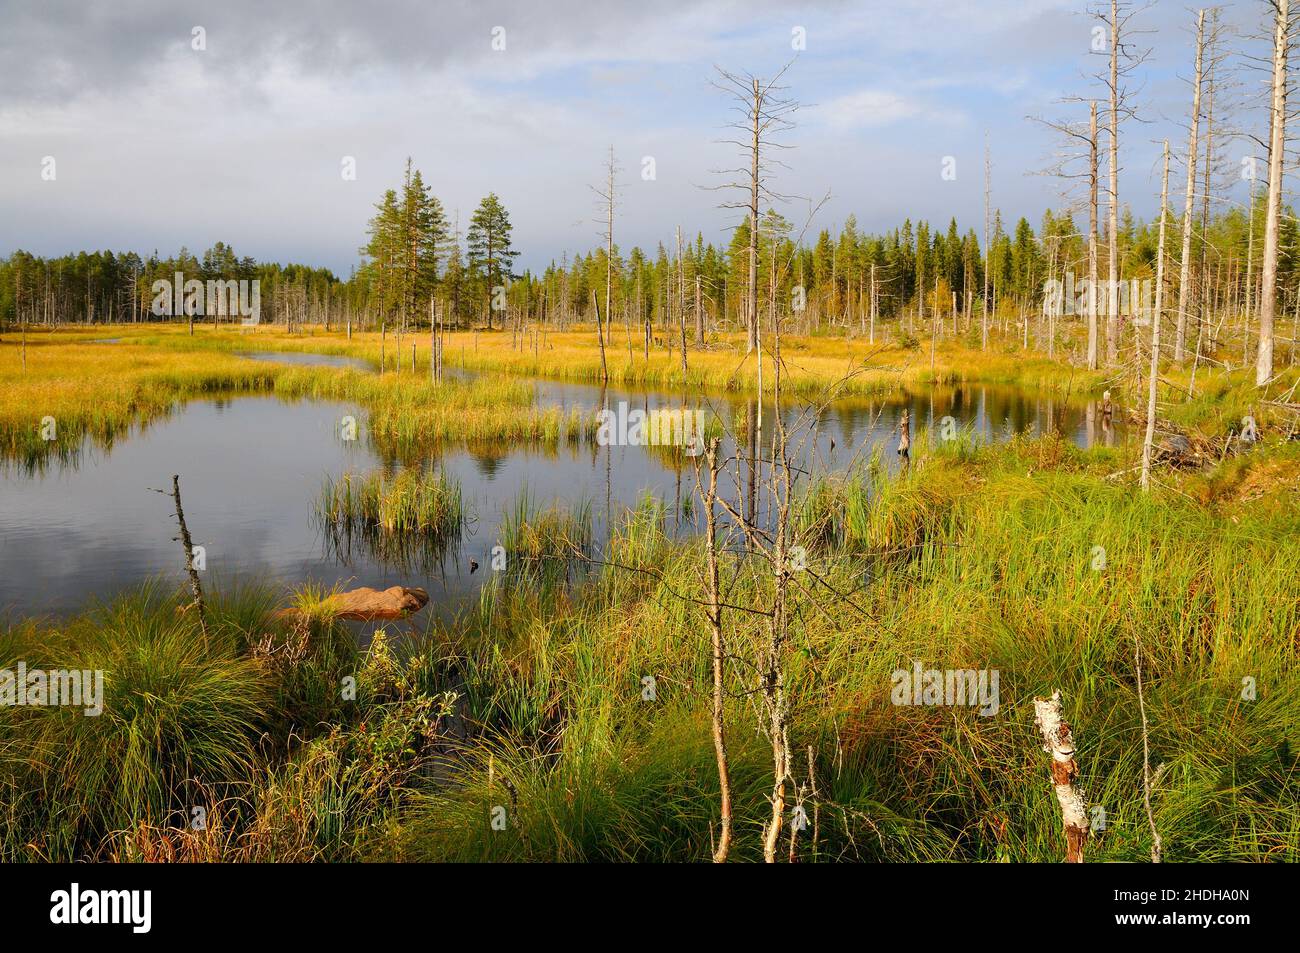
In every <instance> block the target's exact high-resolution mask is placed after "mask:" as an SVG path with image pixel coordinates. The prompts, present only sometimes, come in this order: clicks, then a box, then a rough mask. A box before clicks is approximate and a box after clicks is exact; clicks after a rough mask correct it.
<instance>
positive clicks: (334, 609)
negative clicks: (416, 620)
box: [276, 586, 429, 622]
mask: <svg viewBox="0 0 1300 953" xmlns="http://www.w3.org/2000/svg"><path fill="white" fill-rule="evenodd" d="M428 603H429V594H428V593H427V592H425V591H424V590H423V589H420V588H417V587H414V586H390V587H389V588H387V589H384V590H382V591H381V590H379V589H371V588H370V587H369V586H362V587H361V588H360V589H350V590H348V591H347V592H336V593H334V594H333V595H331V596H328V597H327V598H326V599H325V600H324V601H323V603H322V607H323V612H324V613H326V614H328V615H330V616H332V617H333V618H335V619H343V620H346V621H348V622H378V621H381V620H388V619H405V618H406V617H407V616H409V615H413V614H414V613H416V612H419V611H420V610H421V609H423V608H424V607H425V606H426V605H428ZM301 614H302V613H301V612H300V611H299V610H298V609H295V608H288V609H281V610H280V611H279V612H277V613H276V616H277V617H278V618H281V619H293V618H298V617H299V616H300V615H301Z"/></svg>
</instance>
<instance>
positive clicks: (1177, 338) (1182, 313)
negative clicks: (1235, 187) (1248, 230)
mask: <svg viewBox="0 0 1300 953" xmlns="http://www.w3.org/2000/svg"><path fill="white" fill-rule="evenodd" d="M1204 58H1205V11H1204V10H1199V11H1197V14H1196V66H1195V69H1194V70H1193V77H1192V118H1191V122H1190V123H1189V133H1188V139H1187V188H1186V193H1185V195H1184V198H1183V252H1182V258H1181V259H1180V262H1181V264H1180V265H1179V274H1178V319H1177V321H1176V322H1175V323H1174V361H1175V362H1176V363H1179V364H1181V363H1182V361H1183V356H1184V352H1185V349H1186V341H1187V312H1188V307H1189V305H1190V303H1191V290H1192V206H1193V204H1194V203H1195V201H1196V161H1197V157H1198V156H1199V155H1200V151H1201V144H1200V139H1199V137H1198V133H1199V130H1200V120H1201V84H1202V81H1203V79H1204V75H1205V73H1204Z"/></svg>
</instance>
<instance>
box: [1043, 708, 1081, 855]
mask: <svg viewBox="0 0 1300 953" xmlns="http://www.w3.org/2000/svg"><path fill="white" fill-rule="evenodd" d="M1034 724H1036V725H1037V726H1038V729H1039V731H1041V732H1042V734H1043V750H1044V751H1046V752H1047V753H1048V754H1050V755H1051V756H1052V787H1053V788H1055V789H1056V800H1057V801H1058V802H1059V803H1060V805H1061V819H1062V821H1064V823H1065V841H1066V848H1065V862H1066V863H1067V864H1081V863H1083V845H1084V843H1085V842H1086V841H1087V840H1088V807H1087V803H1086V802H1085V801H1084V797H1083V791H1082V790H1081V789H1080V788H1079V787H1078V785H1077V784H1076V783H1075V779H1076V778H1077V777H1078V774H1079V765H1078V762H1076V761H1075V760H1074V733H1073V732H1072V731H1071V730H1070V726H1069V724H1068V723H1067V722H1066V721H1065V719H1064V717H1062V715H1061V692H1060V689H1057V690H1056V691H1055V692H1053V693H1052V697H1051V698H1047V699H1042V698H1035V699H1034Z"/></svg>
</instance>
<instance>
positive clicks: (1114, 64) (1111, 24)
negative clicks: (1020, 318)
mask: <svg viewBox="0 0 1300 953" xmlns="http://www.w3.org/2000/svg"><path fill="white" fill-rule="evenodd" d="M1137 12H1138V11H1135V10H1133V9H1132V8H1131V7H1130V5H1129V4H1127V3H1121V2H1120V0H1110V4H1109V9H1108V10H1107V9H1106V8H1104V7H1103V8H1102V9H1101V10H1095V11H1094V12H1093V16H1094V17H1095V18H1096V19H1097V20H1099V21H1100V23H1101V25H1103V26H1104V27H1105V28H1106V31H1107V33H1108V34H1109V46H1108V49H1107V51H1106V52H1107V53H1108V64H1109V69H1108V71H1107V72H1106V73H1104V74H1103V75H1102V76H1101V77H1100V78H1101V80H1102V83H1103V85H1104V86H1105V87H1106V92H1107V96H1108V99H1109V109H1108V111H1107V115H1106V120H1107V127H1108V132H1109V141H1108V143H1107V146H1108V152H1109V162H1108V169H1107V172H1108V177H1109V180H1110V181H1109V188H1108V189H1107V192H1108V199H1109V203H1108V206H1107V220H1106V244H1107V251H1108V254H1109V261H1108V268H1107V278H1108V281H1107V288H1106V362H1107V363H1108V364H1114V363H1116V362H1117V361H1118V360H1119V348H1120V332H1121V323H1120V314H1119V127H1120V123H1121V121H1122V120H1123V119H1130V118H1132V117H1133V115H1134V112H1133V107H1132V105H1131V97H1130V96H1129V93H1128V89H1127V87H1126V86H1125V85H1124V81H1125V79H1126V78H1127V77H1128V76H1129V74H1131V73H1132V72H1133V71H1135V70H1136V69H1137V68H1138V67H1139V66H1141V65H1142V63H1144V62H1145V61H1146V58H1147V56H1148V54H1149V53H1150V51H1149V50H1140V49H1138V48H1136V47H1135V46H1134V45H1133V44H1132V42H1131V41H1130V40H1129V39H1128V37H1129V36H1131V35H1133V34H1134V33H1135V31H1134V30H1133V29H1131V21H1132V19H1133V17H1134V16H1135V15H1136V14H1137Z"/></svg>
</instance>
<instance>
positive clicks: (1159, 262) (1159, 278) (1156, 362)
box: [1142, 139, 1169, 490]
mask: <svg viewBox="0 0 1300 953" xmlns="http://www.w3.org/2000/svg"><path fill="white" fill-rule="evenodd" d="M1168 201H1169V140H1168V139H1166V140H1165V161H1164V173H1163V174H1162V175H1161V178H1160V239H1159V241H1158V243H1157V245H1156V296H1155V297H1156V300H1155V312H1154V313H1153V314H1152V315H1151V376H1150V380H1149V381H1148V383H1147V430H1146V437H1145V438H1144V439H1143V441H1142V489H1143V490H1148V489H1150V488H1151V453H1152V444H1153V442H1154V440H1155V435H1156V383H1157V382H1158V381H1159V379H1160V312H1161V311H1162V310H1163V309H1164V295H1165V221H1166V220H1167V219H1168V216H1167V215H1166V214H1165V212H1166V208H1167V207H1168V206H1167V203H1168Z"/></svg>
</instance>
